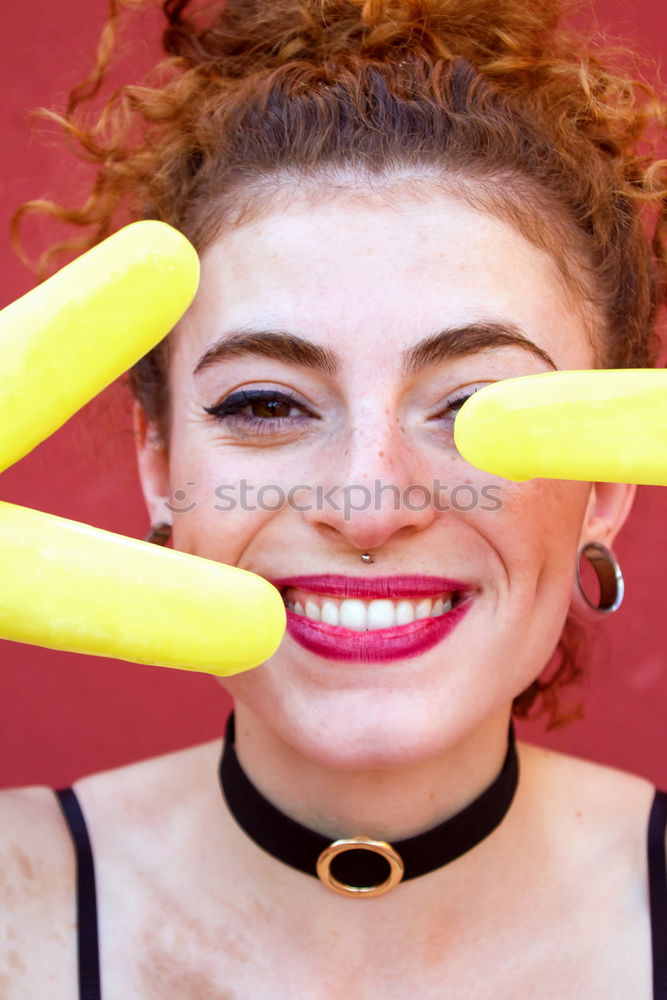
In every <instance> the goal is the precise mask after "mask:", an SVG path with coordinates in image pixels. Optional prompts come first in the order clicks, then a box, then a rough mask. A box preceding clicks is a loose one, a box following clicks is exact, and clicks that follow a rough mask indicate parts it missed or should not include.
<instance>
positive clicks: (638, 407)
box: [454, 368, 667, 486]
mask: <svg viewBox="0 0 667 1000" xmlns="http://www.w3.org/2000/svg"><path fill="white" fill-rule="evenodd" d="M454 440H455V443H456V447H457V448H458V450H459V452H460V453H461V454H462V455H463V457H464V458H465V459H466V460H467V461H468V462H470V464H471V465H474V466H476V467H477V468H479V469H482V470H483V471H484V472H489V473H492V474H493V475H495V476H502V477H503V478H505V479H511V480H515V481H522V480H526V479H533V478H544V479H575V480H583V481H588V482H611V483H638V484H639V483H643V484H646V485H658V486H665V485H667V371H665V370H663V369H653V368H629V369H599V370H598V369H596V370H594V371H569V372H546V373H544V374H541V375H526V376H523V377H521V378H514V379H505V380H503V381H501V382H496V383H494V384H492V385H489V386H485V387H484V388H483V389H480V390H479V391H478V392H476V393H475V394H474V395H473V396H471V397H470V399H468V400H467V401H466V402H465V403H464V405H463V406H462V407H461V410H460V411H459V413H458V415H457V417H456V421H455V424H454Z"/></svg>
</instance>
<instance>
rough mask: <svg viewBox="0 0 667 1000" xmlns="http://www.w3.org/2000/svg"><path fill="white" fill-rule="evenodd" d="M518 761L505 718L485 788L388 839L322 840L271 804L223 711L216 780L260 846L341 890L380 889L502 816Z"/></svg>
mask: <svg viewBox="0 0 667 1000" xmlns="http://www.w3.org/2000/svg"><path fill="white" fill-rule="evenodd" d="M518 780H519V765H518V760H517V755H516V747H515V745H514V727H513V726H512V725H511V724H510V730H509V745H508V747H507V755H506V757H505V762H504V764H503V766H502V770H501V772H500V774H499V775H498V777H497V778H496V779H495V781H494V782H493V784H491V785H490V786H489V787H488V788H487V789H486V791H485V792H482V794H481V795H480V796H479V797H478V798H476V799H475V801H474V802H471V803H470V805H469V806H466V808H465V809H463V810H462V811H461V812H460V813H457V814H456V815H455V816H452V817H451V818H450V819H447V820H445V821H444V823H440V825H439V826H436V827H434V828H433V829H432V830H427V831H426V832H425V833H420V834H418V835H417V836H416V837H408V838H407V839H406V840H398V841H396V843H395V844H388V843H386V842H385V841H383V840H371V839H369V838H368V837H363V836H359V837H350V838H348V839H344V840H334V841H333V842H332V841H331V840H328V839H327V838H326V837H323V836H322V835H321V834H319V833H315V832H314V831H313V830H309V829H308V828H307V827H305V826H301V824H300V823H297V822H296V821H295V820H293V819H290V818H289V816H285V814H284V813H281V812H280V810H279V809H276V807H275V806H272V805H271V803H270V802H269V801H267V799H265V798H264V796H263V795H262V794H261V793H260V792H258V791H257V789H256V788H255V786H254V785H253V784H252V783H251V781H250V779H249V778H248V777H247V775H246V774H245V772H244V771H243V770H242V769H241V765H240V764H239V762H238V759H237V757H236V751H235V749H234V714H233V713H232V714H231V715H230V716H229V720H228V722H227V732H226V734H225V749H224V753H223V755H222V759H221V761H220V785H221V787H222V792H223V795H224V797H225V799H226V801H227V805H228V806H229V809H230V811H231V813H232V816H233V817H234V819H235V820H236V822H237V823H238V825H239V826H240V827H241V829H242V830H244V831H245V833H246V834H247V835H248V836H249V837H250V838H251V839H252V840H254V841H255V843H256V844H258V846H259V847H261V848H262V849H263V850H265V851H268V853H269V854H272V855H273V857H274V858H277V859H278V860H279V861H282V862H283V863H284V864H286V865H291V866H292V868H297V869H298V870H299V871H301V872H305V873H306V874H307V875H313V876H315V877H316V878H319V879H320V880H321V881H322V882H323V883H324V884H325V885H326V886H328V887H329V888H330V889H333V890H334V891H335V892H339V893H341V894H342V895H344V896H357V897H368V896H379V895H382V893H385V892H387V891H388V890H389V889H392V888H393V887H394V886H395V885H397V884H398V883H399V882H401V881H405V879H409V878H418V877H419V876H420V875H427V874H428V873H429V872H432V871H435V869H436V868H441V867H442V866H443V865H448V864H449V863H450V862H451V861H455V860H456V859H457V858H460V857H461V855H462V854H465V853H466V852H467V851H469V850H471V848H473V847H476V846H477V844H479V843H480V842H481V841H482V840H484V839H485V837H488V836H489V834H490V833H493V831H494V830H495V829H496V827H497V826H499V824H500V823H501V822H502V820H503V819H504V817H505V815H506V814H507V811H508V809H509V807H510V806H511V804H512V800H513V798H514V793H515V791H516V787H517V783H518Z"/></svg>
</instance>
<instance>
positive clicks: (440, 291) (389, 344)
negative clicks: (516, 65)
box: [179, 191, 594, 368]
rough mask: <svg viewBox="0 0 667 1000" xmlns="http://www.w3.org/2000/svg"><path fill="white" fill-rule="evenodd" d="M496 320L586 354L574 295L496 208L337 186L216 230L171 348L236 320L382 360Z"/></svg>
mask: <svg viewBox="0 0 667 1000" xmlns="http://www.w3.org/2000/svg"><path fill="white" fill-rule="evenodd" d="M498 320H500V321H503V322H507V323H510V324H513V325H515V326H517V327H519V328H520V329H521V330H523V331H524V333H525V334H526V336H528V337H529V339H531V340H533V341H534V342H535V343H537V344H538V345H539V346H541V347H543V348H544V349H545V350H547V351H548V352H549V353H550V354H551V355H552V357H553V358H554V360H555V361H556V363H557V365H558V367H560V368H577V367H580V368H587V367H591V366H592V365H593V364H594V359H593V352H592V348H591V344H590V337H589V334H588V324H587V317H586V307H585V304H584V303H583V301H581V300H578V299H577V297H576V295H574V294H573V292H572V289H571V288H570V287H569V286H568V285H567V284H566V282H565V280H564V279H563V277H562V275H561V273H560V271H559V268H558V266H557V264H556V262H555V260H554V259H553V258H552V256H551V255H550V254H549V253H548V252H546V251H544V250H541V249H539V248H538V247H536V246H534V245H533V244H532V243H530V242H529V241H528V240H527V239H526V238H525V237H524V236H522V235H521V234H520V233H519V232H518V231H517V230H516V229H514V227H513V226H511V225H510V224H509V223H508V222H505V221H503V220H501V219H499V218H497V217H496V216H494V215H491V214H489V213H488V212H485V211H481V210H476V209H475V208H474V207H472V206H471V205H469V204H468V203H467V202H464V201H463V200H460V199H458V198H456V197H452V196H448V195H446V194H442V193H440V192H437V193H434V194H433V195H432V196H431V197H430V198H428V199H424V198H423V197H420V198H410V197H405V196H403V197H402V198H401V199H400V200H398V199H395V198H394V199H390V198H388V197H387V196H386V195H385V194H383V193H375V194H373V193H370V192H345V191H341V192H339V193H337V194H335V195H331V196H330V197H327V198H326V199H322V198H320V199H318V200H317V202H314V201H313V200H312V199H309V198H307V197H303V198H293V199H292V200H291V201H290V203H289V206H288V207H287V208H283V209H282V210H273V211H269V212H267V213H266V214H264V215H261V216H260V217H258V218H255V219H253V220H252V221H251V222H248V223H246V224H244V225H241V226H238V227H237V228H235V229H232V230H229V231H227V232H225V233H223V234H222V235H220V236H219V237H218V238H217V239H216V240H215V241H214V242H213V243H212V244H211V245H210V246H209V248H208V249H207V250H206V252H205V253H204V254H203V257H202V283H201V287H200V292H199V293H198V296H197V299H196V300H195V303H194V305H193V307H192V309H191V310H190V313H189V314H188V316H187V317H186V320H185V321H184V324H183V326H184V337H183V339H182V341H181V342H180V343H179V348H181V349H182V350H184V351H185V352H186V353H188V354H190V353H192V352H194V351H197V350H199V349H201V348H205V347H206V345H207V344H208V343H210V342H211V341H213V340H216V339H218V338H219V337H220V336H221V335H222V334H224V331H225V329H230V330H231V329H238V328H243V327H246V326H248V327H264V328H274V329H284V330H289V331H290V332H292V333H295V334H297V335H298V336H300V337H303V338H306V339H309V340H313V341H314V342H316V343H317V344H320V345H322V346H325V347H331V348H333V349H336V350H338V352H339V353H341V352H342V353H343V355H344V356H347V357H348V358H360V357H362V356H364V355H366V354H368V355H372V356H374V357H376V358H377V359H378V360H380V359H383V360H388V359H390V358H391V357H392V356H393V355H395V354H396V353H397V352H399V351H402V350H404V349H405V348H406V347H409V346H410V344H412V343H416V342H417V341H418V340H420V339H422V338H423V337H424V336H428V335H429V334H433V333H435V332H436V331H438V330H441V329H442V328H443V327H446V326H463V325H465V324H469V323H471V322H484V321H498ZM179 340H180V338H179ZM179 353H180V351H179Z"/></svg>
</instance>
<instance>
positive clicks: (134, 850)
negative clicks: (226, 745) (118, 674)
mask: <svg viewBox="0 0 667 1000" xmlns="http://www.w3.org/2000/svg"><path fill="white" fill-rule="evenodd" d="M219 753H220V743H219V742H217V743H210V744H203V745H201V746H198V747H193V748H188V749H186V750H182V751H176V752H174V753H169V754H165V755H162V756H160V757H156V758H152V759H150V760H145V761H140V762H138V763H133V764H128V765H125V766H122V767H118V768H114V769H112V770H109V771H103V772H100V773H98V774H93V775H90V776H87V777H85V778H82V779H81V780H80V781H77V782H76V783H75V784H74V789H75V791H76V794H77V797H78V799H79V802H80V803H81V806H82V810H83V814H84V817H85V822H86V826H87V829H88V833H89V835H90V839H91V842H92V847H93V854H94V857H95V869H96V878H97V877H98V876H99V875H100V873H101V874H102V875H103V876H104V877H105V878H106V880H107V882H110V883H112V884H113V885H114V887H117V891H118V892H119V893H122V892H123V891H124V890H125V889H126V887H127V885H128V879H127V877H126V872H127V871H128V870H132V871H136V870H137V869H141V868H142V867H145V866H147V865H148V864H149V863H150V864H158V865H159V863H160V855H161V853H162V852H164V853H165V854H166V853H167V852H169V853H172V852H173V850H174V840H175V839H178V838H179V837H181V838H182V836H183V830H182V828H183V825H184V824H186V823H187V822H188V820H189V819H190V818H193V815H194V812H195V807H196V806H197V799H198V798H199V797H201V792H202V787H203V786H204V787H205V786H206V785H207V784H208V785H211V786H213V788H215V776H216V767H217V758H218V755H219ZM170 810H171V815H172V817H173V822H172V823H171V827H170V823H169V815H170ZM165 817H166V819H165ZM156 832H157V833H158V834H159V836H156ZM104 888H105V891H106V890H107V886H106V885H105V886H104ZM107 895H109V892H108V891H107ZM138 902H140V901H138ZM138 908H139V907H138ZM125 910H126V907H125ZM76 960H77V947H76V861H75V854H74V847H73V844H72V839H71V836H70V833H69V830H68V828H67V824H66V822H65V819H64V817H63V813H62V810H61V807H60V804H59V802H58V799H57V797H56V795H55V794H54V792H53V791H52V790H51V789H49V788H44V787H31V788H21V789H13V790H6V791H0V997H2V1000H33V998H35V1000H42V998H43V997H44V996H48V997H49V1000H60V998H61V997H62V998H63V1000H64V998H68V1000H71V997H73V996H76V995H77V985H76V984H77V974H78V973H77V964H76ZM45 987H46V989H45Z"/></svg>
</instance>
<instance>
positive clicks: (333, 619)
mask: <svg viewBox="0 0 667 1000" xmlns="http://www.w3.org/2000/svg"><path fill="white" fill-rule="evenodd" d="M338 607H339V605H338V604H336V603H335V602H334V601H322V621H323V622H325V623H326V624H327V625H340V616H339V614H338Z"/></svg>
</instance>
